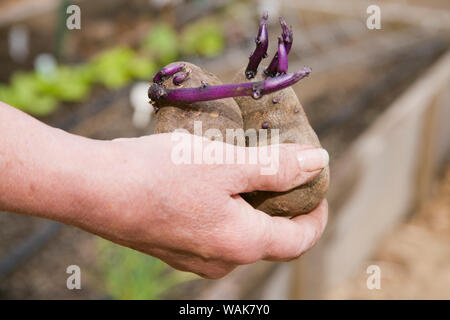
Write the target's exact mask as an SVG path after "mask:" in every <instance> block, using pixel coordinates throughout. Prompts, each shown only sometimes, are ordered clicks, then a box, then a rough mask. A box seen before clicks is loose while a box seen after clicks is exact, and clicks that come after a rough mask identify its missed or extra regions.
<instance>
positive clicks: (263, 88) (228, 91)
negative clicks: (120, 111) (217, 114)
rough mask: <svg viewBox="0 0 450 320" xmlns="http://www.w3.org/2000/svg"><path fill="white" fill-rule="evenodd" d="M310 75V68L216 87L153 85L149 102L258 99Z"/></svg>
mask: <svg viewBox="0 0 450 320" xmlns="http://www.w3.org/2000/svg"><path fill="white" fill-rule="evenodd" d="M310 73H311V69H310V68H303V69H301V70H300V71H299V72H295V73H287V74H283V75H280V76H277V77H274V78H270V77H268V78H266V79H265V80H263V81H254V82H245V83H237V84H224V85H217V86H210V85H208V86H200V87H197V88H180V89H167V88H165V87H164V86H162V85H160V84H157V83H153V84H152V85H151V86H150V88H149V90H148V97H149V98H150V100H151V102H152V103H153V104H154V105H156V106H158V107H163V106H184V105H186V104H189V103H194V102H198V101H209V100H217V99H224V98H232V97H242V96H251V97H253V98H254V99H259V98H261V96H263V95H265V94H269V93H272V92H275V91H278V90H282V89H284V88H287V87H290V86H292V85H293V84H295V83H296V82H298V81H300V80H301V79H303V78H305V77H307V76H308V75H309V74H310Z"/></svg>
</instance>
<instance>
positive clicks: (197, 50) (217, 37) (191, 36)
mask: <svg viewBox="0 0 450 320" xmlns="http://www.w3.org/2000/svg"><path fill="white" fill-rule="evenodd" d="M224 47H225V35H224V32H223V30H222V28H221V26H220V25H219V24H218V23H217V22H216V21H215V20H212V19H210V18H205V19H202V20H199V21H196V22H194V23H192V24H190V25H188V26H186V28H185V29H184V30H183V32H182V33H181V50H182V53H183V54H184V55H201V56H206V57H211V56H216V55H218V54H219V53H220V52H222V51H223V48H224Z"/></svg>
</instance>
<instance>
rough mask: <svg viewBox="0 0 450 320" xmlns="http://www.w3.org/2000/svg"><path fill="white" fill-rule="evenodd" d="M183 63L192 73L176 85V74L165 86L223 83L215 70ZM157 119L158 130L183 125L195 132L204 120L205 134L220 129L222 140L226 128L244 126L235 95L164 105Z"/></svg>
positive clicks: (176, 127)
mask: <svg viewBox="0 0 450 320" xmlns="http://www.w3.org/2000/svg"><path fill="white" fill-rule="evenodd" d="M174 63H179V62H174ZM182 63H184V64H185V70H186V71H189V72H190V74H189V78H187V79H186V80H185V81H184V82H183V83H182V84H181V85H179V86H176V85H174V84H173V83H172V79H173V77H170V78H168V79H167V80H165V81H164V82H163V85H164V87H166V88H170V89H176V88H183V87H185V88H190V87H200V86H202V85H220V84H222V82H221V81H220V80H219V78H217V77H216V76H215V75H213V74H212V73H210V72H207V71H205V70H203V69H201V68H200V67H197V66H196V65H193V64H192V63H189V62H182ZM156 119H157V123H156V126H155V133H165V132H172V131H173V130H175V129H178V128H182V129H186V130H188V131H189V132H190V133H192V134H194V121H201V123H202V131H203V133H204V132H205V131H206V130H208V129H218V130H220V132H221V133H222V137H223V141H225V133H226V129H242V128H243V121H242V115H241V111H240V109H239V107H238V105H237V104H236V102H235V101H234V100H233V98H227V99H220V100H212V101H199V102H195V103H192V104H189V105H185V106H183V107H175V106H167V107H163V108H161V110H159V111H158V112H157V113H156Z"/></svg>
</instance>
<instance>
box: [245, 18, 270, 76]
mask: <svg viewBox="0 0 450 320" xmlns="http://www.w3.org/2000/svg"><path fill="white" fill-rule="evenodd" d="M268 18H269V14H268V12H267V11H265V12H264V14H263V16H262V18H261V23H260V24H259V30H258V35H257V36H256V38H255V43H256V48H255V51H253V53H252V54H251V55H250V58H249V61H248V65H247V68H246V69H245V76H246V77H247V79H253V78H254V77H255V76H256V73H257V71H258V66H259V64H260V63H261V60H262V59H264V58H265V57H267V48H268V47H269V35H268V33H267V27H266V23H267V19H268Z"/></svg>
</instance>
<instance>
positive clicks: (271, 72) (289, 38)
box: [264, 18, 294, 77]
mask: <svg viewBox="0 0 450 320" xmlns="http://www.w3.org/2000/svg"><path fill="white" fill-rule="evenodd" d="M280 25H281V29H282V32H281V37H282V39H283V41H284V47H285V49H286V56H287V55H288V54H289V51H291V47H292V42H293V41H294V33H293V32H292V29H291V28H289V27H288V25H287V23H286V21H284V19H283V18H280ZM278 56H279V53H278V52H277V53H275V56H274V57H273V59H272V61H271V62H270V64H269V66H268V67H267V68H266V70H264V74H265V75H267V76H269V77H275V76H276V75H277V73H279V70H278V68H279V58H278ZM286 72H287V70H286Z"/></svg>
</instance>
